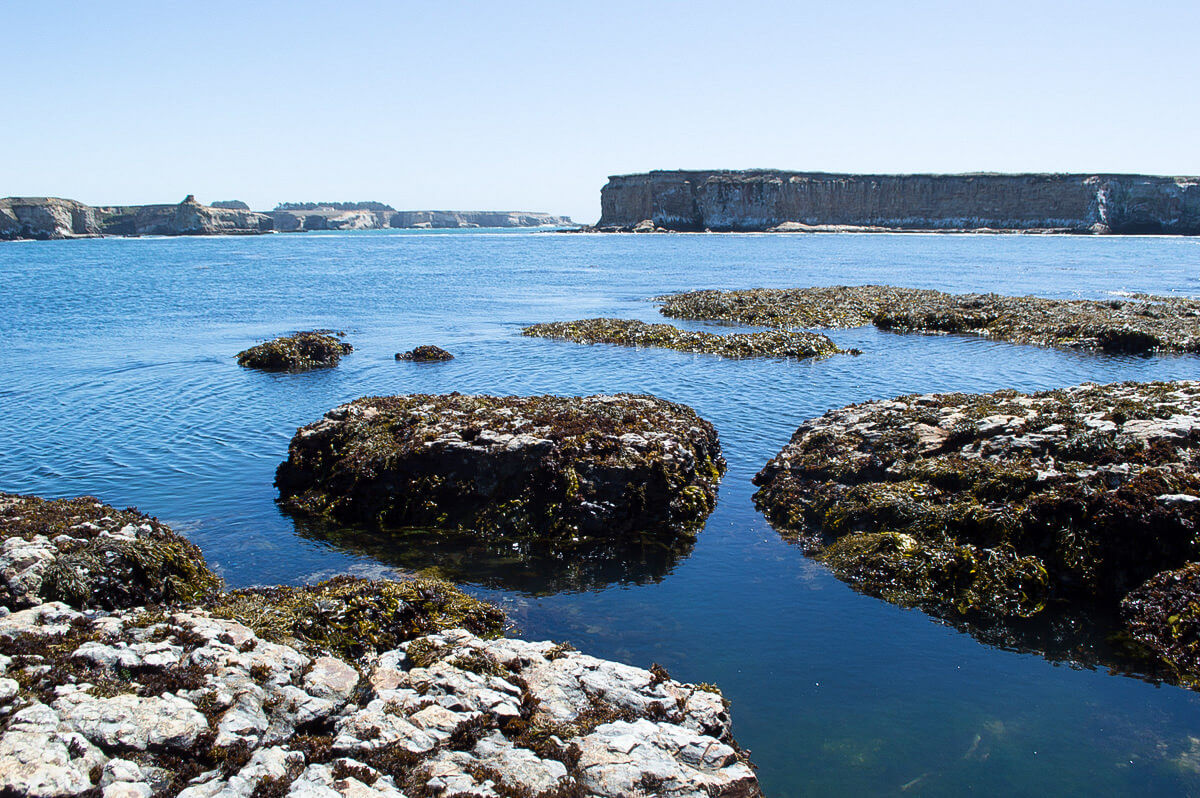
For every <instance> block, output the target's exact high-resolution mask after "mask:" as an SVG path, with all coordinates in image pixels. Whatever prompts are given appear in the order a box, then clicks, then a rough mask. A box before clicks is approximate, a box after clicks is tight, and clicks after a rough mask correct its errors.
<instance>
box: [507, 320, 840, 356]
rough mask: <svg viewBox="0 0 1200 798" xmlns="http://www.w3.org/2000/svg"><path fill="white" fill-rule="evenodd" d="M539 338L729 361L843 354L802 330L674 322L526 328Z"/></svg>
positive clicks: (572, 323)
mask: <svg viewBox="0 0 1200 798" xmlns="http://www.w3.org/2000/svg"><path fill="white" fill-rule="evenodd" d="M521 334H522V335H527V336H530V337H533V338H555V339H558V340H563V341H574V342H576V343H581V344H618V345H620V346H637V347H657V348H660V349H676V350H679V351H680V352H696V353H699V354H708V355H721V356H722V357H729V358H743V357H787V358H820V357H828V356H829V355H833V354H836V353H838V352H840V351H841V350H840V349H838V348H837V345H836V344H834V343H833V341H831V340H829V338H827V337H825V336H824V335H820V334H819V333H812V332H801V331H798V330H772V331H769V332H756V333H729V334H727V335H718V334H716V333H711V332H702V331H700V332H698V331H695V330H681V329H679V328H678V327H674V326H672V325H670V324H647V323H646V322H644V321H634V320H630V319H583V320H581V321H555V322H547V323H545V324H534V325H531V326H529V327H526V328H524V329H523V330H521Z"/></svg>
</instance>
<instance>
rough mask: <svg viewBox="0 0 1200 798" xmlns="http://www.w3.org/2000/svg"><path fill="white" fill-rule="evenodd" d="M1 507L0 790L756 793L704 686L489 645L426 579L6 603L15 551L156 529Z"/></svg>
mask: <svg viewBox="0 0 1200 798" xmlns="http://www.w3.org/2000/svg"><path fill="white" fill-rule="evenodd" d="M3 501H4V506H5V508H6V510H8V511H9V512H8V513H7V515H6V516H5V517H4V519H3V522H2V525H0V537H2V539H3V546H2V547H0V564H2V565H3V567H4V571H3V574H4V576H5V579H6V580H7V581H8V583H9V592H8V593H7V594H5V595H4V596H3V597H0V598H2V599H3V600H2V601H0V607H2V608H3V613H2V617H0V792H3V793H4V794H5V795H28V796H35V797H36V798H50V796H74V795H80V796H82V795H88V796H90V795H101V794H102V795H104V796H107V797H108V798H148V796H151V795H164V796H176V795H178V796H183V797H184V798H212V797H213V796H241V797H242V798H251V797H252V796H283V795H291V796H297V798H301V797H308V798H315V797H316V796H345V798H350V797H351V796H354V798H364V797H369V796H379V797H380V798H384V797H386V798H401V796H409V797H410V798H411V797H412V796H438V795H457V796H475V797H476V798H497V797H498V796H507V795H522V796H524V795H528V796H546V797H547V798H549V797H550V796H582V795H595V796H613V797H614V798H615V797H616V796H628V795H637V794H651V793H655V794H669V795H673V796H687V797H689V798H690V797H692V796H694V797H695V798H708V797H709V796H712V795H723V796H731V797H733V798H743V797H744V798H754V796H758V795H760V790H759V786H758V780H757V778H756V777H755V774H754V770H753V768H752V767H751V765H750V763H749V761H748V755H747V753H746V752H744V751H742V750H741V749H740V748H739V747H738V745H737V743H736V741H735V740H734V739H733V736H732V733H731V721H730V715H729V708H728V703H727V702H726V701H725V699H724V698H723V697H722V695H721V693H720V691H719V690H718V689H717V688H715V687H714V686H712V685H692V684H684V683H681V682H677V681H674V680H672V679H671V678H670V676H669V675H668V674H667V673H666V671H665V670H663V669H662V668H661V667H658V666H651V668H650V669H649V670H643V669H641V668H635V667H631V666H627V665H622V664H619V663H616V662H611V661H607V660H602V659H597V658H595V657H590V656H587V655H585V654H582V653H580V652H578V651H575V650H574V649H573V648H572V647H570V646H568V645H560V644H555V643H552V642H527V641H523V640H516V639H500V638H499V637H498V636H499V634H500V631H501V629H502V624H503V622H504V613H503V612H501V611H500V610H499V609H498V608H496V607H493V606H491V605H488V604H486V603H484V602H482V601H479V600H477V599H473V598H470V597H468V596H466V595H464V594H463V593H461V592H460V591H458V590H457V589H456V588H454V587H453V586H451V585H449V584H447V583H444V582H440V581H438V580H431V579H417V580H410V581H403V582H391V581H375V582H371V581H368V580H363V579H354V578H351V577H338V578H336V579H334V580H331V581H329V582H325V583H322V584H318V585H312V586H307V587H273V588H253V589H247V590H239V591H235V592H232V593H227V592H224V591H223V590H222V589H221V585H220V584H219V581H218V582H217V583H214V584H210V585H208V586H207V587H208V588H209V589H208V590H207V591H206V592H205V593H204V595H203V596H192V597H191V598H190V600H188V601H185V602H176V601H172V602H167V603H155V604H151V605H148V606H145V607H142V606H136V607H129V608H121V609H89V608H88V607H96V606H99V605H100V604H102V603H103V602H102V601H101V600H100V596H101V595H102V594H103V593H104V592H105V590H106V587H105V586H104V585H100V584H92V585H90V588H89V590H88V591H85V592H84V593H83V594H81V595H80V596H77V597H73V600H72V601H71V602H67V601H56V600H43V599H42V596H41V595H40V594H38V592H37V591H29V590H27V591H24V592H23V593H21V595H22V596H23V599H22V600H21V601H19V602H18V601H14V600H12V599H11V597H12V596H14V595H16V592H15V591H14V590H13V589H12V582H13V581H14V579H13V577H12V574H13V573H14V571H13V568H14V564H15V563H16V562H17V561H18V560H20V559H21V558H22V557H25V558H26V559H28V558H27V555H26V554H25V553H24V551H25V549H26V548H27V547H28V545H30V544H34V545H41V544H49V545H50V546H51V548H54V549H62V550H63V551H64V552H67V553H63V554H59V555H55V554H54V553H53V552H48V553H47V555H46V556H45V557H41V558H38V557H34V558H33V559H34V561H36V562H42V561H44V562H45V563H47V564H48V567H50V568H58V569H60V570H66V571H72V570H79V568H78V563H76V562H75V561H73V560H70V559H69V552H70V551H71V550H72V549H73V548H74V547H75V543H73V542H72V541H74V540H79V539H86V538H87V537H88V536H89V535H90V534H91V533H93V532H94V531H95V530H93V529H92V528H91V527H92V526H95V527H98V528H101V529H107V528H108V527H109V526H112V525H115V524H124V525H125V526H128V525H129V523H133V525H134V530H133V531H130V532H128V533H127V534H126V533H122V534H123V535H125V536H126V537H128V535H133V534H134V532H135V531H138V530H139V528H140V526H146V527H148V528H150V529H151V530H154V529H155V528H160V530H161V531H168V530H166V528H165V527H161V525H159V524H158V523H157V522H155V521H153V520H152V519H149V518H147V517H146V516H141V515H140V514H136V511H132V510H128V511H118V510H116V509H114V508H112V507H108V506H106V505H103V504H100V503H99V502H96V501H95V500H94V499H91V498H86V497H85V498H83V499H76V500H66V501H56V502H44V501H42V500H39V499H36V498H34V497H28V496H11V495H6V496H4V497H3ZM15 510H16V511H20V512H15ZM130 515H134V516H136V517H135V518H134V520H133V521H130V519H129V516H130ZM30 517H32V518H33V521H32V523H31V522H30V521H29V518H30ZM135 521H136V522H142V523H140V524H138V523H134V522H135ZM126 522H129V523H126ZM106 525H107V526H106ZM121 528H124V527H121ZM172 534H173V533H172ZM160 537H162V539H163V540H164V541H165V542H166V543H167V544H172V543H173V542H174V541H173V539H168V538H166V537H163V536H161V535H160ZM122 539H124V538H122ZM13 541H16V542H17V545H16V546H15V547H14V546H11V545H9V544H10V543H11V542H13ZM64 558H67V560H66V562H60V561H61V560H64ZM195 567H196V568H197V569H199V570H201V571H203V572H204V573H206V574H210V573H211V572H210V571H209V570H208V568H207V565H205V563H204V560H203V558H202V557H199V556H197V558H196V562H195ZM25 574H26V576H28V574H29V572H28V570H26V572H25ZM171 578H172V577H171V576H169V575H168V576H166V577H162V578H160V579H159V581H169V580H170V579H171Z"/></svg>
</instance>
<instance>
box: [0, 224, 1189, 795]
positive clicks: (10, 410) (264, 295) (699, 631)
mask: <svg viewBox="0 0 1200 798" xmlns="http://www.w3.org/2000/svg"><path fill="white" fill-rule="evenodd" d="M1198 264H1200V241H1197V240H1194V239H1179V238H1087V237H1041V236H979V235H975V236H956V235H796V236H779V235H775V236H771V235H669V236H604V235H559V234H547V233H529V232H505V233H497V232H486V231H485V232H463V233H449V234H448V233H426V232H407V231H405V232H400V231H386V232H382V231H381V232H369V233H341V234H337V233H334V234H306V235H276V236H265V237H254V238H177V239H103V240H81V241H57V242H33V243H14V244H3V245H0V280H2V282H0V286H2V287H0V338H2V340H3V341H4V344H5V345H4V349H3V354H0V407H2V408H3V412H4V419H3V423H2V424H0V490H5V491H14V492H27V493H37V494H42V495H46V496H56V497H57V496H72V495H78V494H83V493H90V494H94V495H96V496H99V497H100V498H101V499H102V500H104V501H106V502H109V503H111V504H115V505H119V506H127V505H136V506H138V507H139V508H141V509H142V510H144V511H146V512H150V513H152V514H154V515H157V516H159V517H160V518H162V519H163V520H165V521H167V522H169V523H170V524H172V525H173V526H174V527H175V528H176V529H178V530H179V531H181V532H183V533H185V534H187V535H188V536H190V537H191V538H192V539H193V540H194V541H196V543H198V544H199V545H200V546H201V548H203V550H204V553H205V555H206V556H207V557H208V559H209V561H210V562H211V563H212V564H213V565H214V567H215V568H216V569H217V570H219V571H220V572H221V574H222V575H223V576H224V577H225V578H226V579H227V580H228V581H229V582H230V583H231V584H233V585H235V586H245V585H251V584H268V583H279V582H286V583H298V582H304V581H310V580H314V579H319V578H324V577H327V576H330V575H333V574H335V573H341V572H353V573H361V574H368V575H369V574H374V573H379V572H380V571H381V570H386V569H390V568H400V569H415V568H421V567H427V566H430V565H437V566H439V567H441V568H442V569H443V570H444V571H445V572H447V573H451V574H453V575H455V576H456V577H458V578H460V579H465V580H467V581H469V582H471V583H472V585H471V588H470V589H471V590H472V592H475V593H477V594H479V595H483V596H485V597H487V598H490V599H492V600H495V601H498V602H500V603H502V604H504V605H505V606H506V608H507V609H508V610H509V612H510V613H511V615H512V617H513V618H514V619H515V620H516V622H517V623H518V624H519V626H520V628H521V630H522V632H523V633H524V634H526V635H528V636H531V637H535V638H555V639H560V640H567V641H570V642H571V643H573V644H574V645H575V646H577V647H578V648H580V649H582V650H584V651H587V652H589V653H592V654H596V655H598V656H602V657H611V658H616V659H620V660H624V661H627V662H631V663H634V664H637V665H641V666H648V665H649V664H650V663H651V662H658V663H661V664H662V665H664V666H666V667H667V669H668V670H669V671H670V672H671V674H672V675H673V676H674V677H676V678H680V679H684V680H689V681H711V682H717V683H719V684H720V685H721V687H722V688H723V689H724V691H725V694H726V695H727V696H728V697H729V698H730V699H731V700H732V701H733V705H734V719H735V725H736V728H735V731H736V734H737V736H738V739H739V741H740V742H741V743H742V744H743V745H744V746H746V747H748V748H749V749H751V751H752V752H753V757H754V760H755V762H756V763H757V764H758V765H759V767H760V771H759V773H760V776H761V779H762V783H763V787H764V789H765V790H766V791H767V792H768V794H769V795H773V796H795V795H846V794H861V795H896V794H911V795H959V794H962V793H964V792H968V791H973V792H977V793H981V794H996V793H1005V794H1009V795H1046V794H1056V795H1124V794H1130V793H1134V792H1142V793H1146V794H1156V795H1191V794H1200V773H1198V770H1200V695H1198V694H1196V693H1191V692H1188V691H1184V690H1180V689H1178V688H1174V687H1167V686H1156V685H1153V684H1149V683H1146V682H1142V681H1139V680H1136V679H1132V678H1127V677H1122V676H1114V675H1110V674H1108V673H1105V672H1103V671H1097V670H1088V669H1081V668H1072V667H1069V666H1066V665H1055V664H1053V663H1050V662H1048V661H1047V660H1045V659H1043V658H1042V657H1039V656H1036V655H1032V654H1021V653H1015V652H1010V651H1003V650H998V649H995V648H991V647H988V646H985V645H982V644H981V643H979V642H977V641H976V640H974V639H973V638H971V637H970V636H968V635H965V634H962V633H960V632H957V631H955V630H953V629H950V628H948V627H946V626H943V625H941V624H939V623H937V622H935V621H933V620H931V619H930V618H928V617H927V616H925V615H923V614H922V613H920V612H917V611H912V610H903V609H899V608H896V607H894V606H891V605H888V604H886V603H884V602H882V601H878V600H876V599H872V598H867V597H864V596H861V595H858V594H856V593H855V592H853V591H852V590H850V589H849V588H848V587H846V586H845V585H843V584H841V583H840V582H838V581H837V580H836V579H834V578H833V577H832V576H830V575H829V574H828V573H827V572H826V571H825V570H824V569H823V568H821V567H820V566H819V565H816V564H814V563H813V562H811V561H809V560H807V559H806V558H805V557H804V556H803V555H802V553H801V552H800V551H799V549H797V548H796V547H795V546H792V545H789V544H787V543H785V542H783V541H782V540H780V538H779V536H778V535H776V534H775V533H774V532H773V531H772V530H771V529H770V528H769V527H768V526H767V524H766V523H765V522H764V521H763V519H762V518H761V517H760V516H759V515H758V514H757V513H756V512H755V510H754V508H753V505H752V503H751V499H750V497H751V494H752V492H753V486H752V485H751V484H750V482H749V480H750V477H751V476H753V474H754V473H755V472H756V471H757V470H758V468H760V467H761V466H762V464H763V463H765V462H766V461H767V459H769V458H770V457H771V456H772V455H773V454H774V453H775V452H777V451H778V450H779V448H780V447H781V446H782V445H783V444H784V443H785V442H786V441H787V439H788V437H789V436H790V435H791V433H792V431H793V430H794V429H795V427H796V426H797V425H798V424H799V423H800V422H801V421H803V420H804V419H806V418H809V417H811V416H814V415H817V414H820V413H822V412H824V411H825V410H827V409H830V408H834V407H839V406H841V405H844V404H847V403H850V402H857V401H863V400H867V399H872V398H879V397H886V396H892V395H897V394H902V393H909V392H926V391H947V390H968V391H989V390H995V389H999V388H1007V387H1013V388H1018V389H1022V390H1035V389H1043V388H1053V387H1061V386H1065V385H1071V384H1075V383H1079V382H1083V381H1087V380H1095V381H1101V382H1108V381H1116V380H1125V379H1135V380H1147V379H1174V378H1190V379H1197V378H1200V358H1197V357H1193V356H1176V357H1155V358H1145V357H1136V356H1104V355H1097V354H1091V353H1082V352H1071V351H1058V350H1050V349H1039V348H1034V347H1021V346H1014V345H1009V344H1003V343H997V342H992V341H987V340H983V339H977V338H966V337H955V336H923V335H894V334H888V333H881V332H878V331H876V330H874V329H873V328H870V327H865V328H860V329H853V330H834V331H831V332H830V333H829V334H830V337H832V338H833V339H834V340H835V341H836V342H837V343H839V344H840V345H842V346H844V347H857V348H859V349H862V350H863V351H864V354H863V355H862V356H860V357H857V358H853V357H848V356H842V357H834V358H830V359H828V360H823V361H820V362H815V363H805V362H794V361H792V362H789V361H774V360H758V361H729V360H721V359H718V358H714V357H711V356H704V355H690V354H684V353H678V352H670V351H658V350H643V351H635V350H628V349H622V348H617V347H610V346H591V347H589V346H580V345H577V344H571V343H561V342H555V341H547V340H539V339H525V338H521V337H520V336H519V335H518V330H519V328H520V327H521V326H522V325H524V324H529V323H532V322H538V321H552V320H560V319H575V318H584V317H588V316H599V315H611V316H622V317H628V318H639V319H643V320H646V321H661V320H662V319H661V318H660V317H659V316H658V314H657V313H656V311H655V308H654V305H653V303H652V302H650V301H649V298H650V297H652V296H654V295H656V294H661V293H665V292H670V291H680V290H691V289H696V288H749V287H757V286H767V287H776V286H778V287H790V286H809V285H829V284H838V283H842V284H860V283H889V284H894V285H903V286H912V287H918V288H937V289H941V290H948V291H955V292H959V291H962V292H966V291H989V290H991V291H999V292H1003V293H1008V294H1024V293H1034V294H1039V295H1042V296H1051V297H1089V298H1098V297H1104V296H1107V295H1109V293H1110V292H1119V291H1148V292H1153V293H1176V294H1185V295H1193V296H1194V295H1200V268H1197V267H1198ZM681 324H686V323H681ZM691 326H695V327H703V325H699V324H696V325H691ZM319 327H326V328H334V329H339V330H344V331H346V333H347V335H348V340H350V341H351V342H352V343H353V344H354V346H355V348H356V350H355V352H354V353H353V354H352V355H350V356H349V357H347V358H346V359H344V360H343V362H342V365H341V366H340V367H339V368H337V369H332V370H325V371H317V372H310V373H307V374H264V373H260V372H256V371H250V370H246V369H242V368H239V367H238V366H237V365H236V364H235V362H234V359H233V355H234V354H235V353H236V352H238V351H239V350H241V349H243V348H245V347H247V346H249V345H251V344H253V343H256V342H258V341H260V340H262V339H265V338H268V337H273V336H275V335H278V334H282V333H287V332H291V331H296V330H301V329H311V328H319ZM423 343H433V344H437V345H439V346H442V347H444V348H446V349H449V350H450V351H452V352H453V353H455V354H456V355H457V359H456V360H454V361H451V362H449V363H441V364H415V363H407V362H396V361H395V360H394V359H393V354H394V353H395V352H398V351H403V350H407V349H410V348H412V347H413V346H414V345H417V344H423ZM452 390H458V391H462V392H488V393H514V394H528V393H563V394H587V393H600V392H615V391H635V392H648V393H653V394H657V395H659V396H662V397H665V398H668V399H672V400H675V401H680V402H684V403H686V404H689V405H691V406H693V407H695V408H696V410H697V411H698V412H699V413H700V414H701V415H702V416H704V417H705V418H707V419H709V420H710V421H712V422H713V423H714V424H715V425H716V427H717V429H718V431H719V432H720V435H721V442H722V446H723V449H724V452H725V456H726V458H727V460H728V461H729V472H728V474H727V475H726V476H725V479H724V481H723V483H722V485H721V491H720V497H719V501H718V506H717V508H716V510H715V512H714V513H713V515H712V516H711V518H710V519H709V522H708V524H707V526H706V528H705V529H704V530H703V531H702V532H701V533H700V535H699V537H698V538H697V540H696V541H695V544H694V546H682V547H678V548H677V549H661V550H642V551H638V552H632V553H630V554H629V555H628V559H627V560H624V561H617V562H613V561H607V562H598V563H578V562H568V563H554V562H534V563H520V562H518V563H514V562H512V561H511V558H509V559H506V558H505V557H504V556H503V555H504V553H503V552H498V551H488V550H483V549H480V548H478V547H469V546H468V547H463V546H452V545H444V544H443V545H438V544H436V542H434V541H431V540H429V539H428V538H427V537H422V536H412V537H407V538H402V539H399V540H394V539H388V538H386V537H382V536H378V535H357V534H348V533H344V534H334V535H330V534H328V530H323V529H319V528H317V529H314V528H313V527H312V525H305V524H297V523H296V522H294V521H293V520H292V519H290V518H289V517H287V516H285V515H283V514H282V513H280V512H279V510H278V509H277V508H276V506H275V504H274V497H275V493H274V490H273V489H272V486H271V481H272V478H273V473H274V469H275V466H276V464H277V463H278V462H279V461H280V460H282V459H283V458H284V456H285V454H286V451H287V444H288V441H289V439H290V437H291V435H292V433H293V432H294V431H295V429H296V427H297V426H300V425H302V424H305V423H308V422H310V421H313V420H315V419H317V418H319V417H320V415H321V414H322V413H323V412H324V411H325V410H327V409H329V408H330V407H333V406H334V405H336V404H339V403H341V402H344V401H347V400H350V399H354V398H356V397H359V396H364V395H371V394H393V393H412V392H432V393H440V392H448V391H452Z"/></svg>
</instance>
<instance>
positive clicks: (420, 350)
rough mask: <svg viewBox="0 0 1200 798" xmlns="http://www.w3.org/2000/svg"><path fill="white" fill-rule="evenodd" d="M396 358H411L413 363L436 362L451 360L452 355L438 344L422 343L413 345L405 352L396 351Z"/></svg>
mask: <svg viewBox="0 0 1200 798" xmlns="http://www.w3.org/2000/svg"><path fill="white" fill-rule="evenodd" d="M396 359H397V360H411V361H412V362H414V363H436V362H439V361H444V360H453V359H454V355H452V354H450V353H449V352H447V351H446V350H445V349H442V348H441V347H440V346H434V345H433V344H422V345H421V346H417V347H414V348H412V349H410V350H409V351H407V352H397V353H396Z"/></svg>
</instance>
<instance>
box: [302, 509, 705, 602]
mask: <svg viewBox="0 0 1200 798" xmlns="http://www.w3.org/2000/svg"><path fill="white" fill-rule="evenodd" d="M293 520H294V522H295V524H296V535H297V536H299V537H301V538H303V539H306V540H314V541H320V542H323V543H326V544H328V545H331V546H333V547H335V548H337V549H339V550H341V551H343V552H346V553H348V554H354V555H360V556H364V557H369V558H371V559H373V560H375V561H377V562H379V563H382V564H384V565H387V566H390V567H393V568H397V569H399V570H402V571H427V572H432V573H436V574H437V575H438V576H440V577H442V578H444V579H449V580H451V581H454V582H463V583H469V584H476V585H480V586H482V587H487V588H492V589H499V590H509V591H515V592H519V593H524V594H526V595H528V596H548V595H553V594H556V593H572V592H584V591H591V590H601V589H604V588H607V587H611V586H614V585H647V584H654V583H656V582H660V581H662V579H663V578H664V577H665V576H666V575H667V574H669V573H670V572H671V571H672V570H673V569H674V568H675V566H676V565H677V564H678V563H680V562H681V561H683V560H684V559H686V558H687V557H688V555H689V554H691V552H692V548H693V547H694V545H695V539H694V538H690V537H687V536H686V535H681V536H678V537H676V538H674V539H671V540H668V539H663V538H662V537H661V536H649V535H647V536H643V537H639V538H631V539H622V540H603V539H596V538H589V539H587V540H585V541H583V542H580V543H575V544H572V545H570V546H569V547H563V546H552V545H548V544H539V543H538V542H537V541H530V540H519V541H517V540H504V539H487V538H482V537H480V536H479V535H476V534H473V533H471V532H468V531H457V530H441V529H420V528H402V529H370V528H366V527H361V526H358V527H356V526H346V525H342V524H334V523H329V522H325V521H320V520H314V519H310V518H301V517H293Z"/></svg>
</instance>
